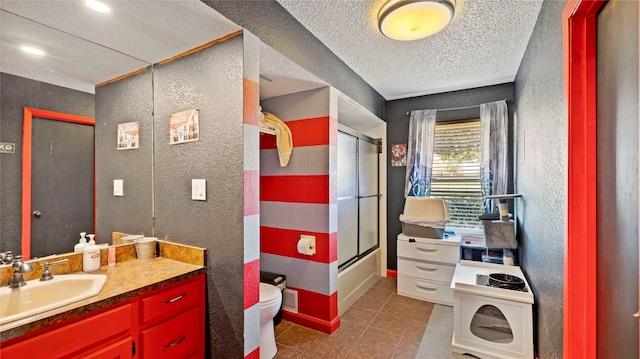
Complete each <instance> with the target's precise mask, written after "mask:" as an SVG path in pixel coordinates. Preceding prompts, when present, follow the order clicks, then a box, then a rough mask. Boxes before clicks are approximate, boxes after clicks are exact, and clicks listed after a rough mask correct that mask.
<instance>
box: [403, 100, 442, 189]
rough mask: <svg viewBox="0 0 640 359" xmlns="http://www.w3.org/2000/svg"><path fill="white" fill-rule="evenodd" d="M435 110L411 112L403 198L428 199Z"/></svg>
mask: <svg viewBox="0 0 640 359" xmlns="http://www.w3.org/2000/svg"><path fill="white" fill-rule="evenodd" d="M435 130H436V110H418V111H411V117H410V118H409V145H408V149H407V174H406V178H405V186H406V187H405V192H404V193H405V197H406V196H413V197H429V194H430V192H431V167H432V166H433V142H434V140H435Z"/></svg>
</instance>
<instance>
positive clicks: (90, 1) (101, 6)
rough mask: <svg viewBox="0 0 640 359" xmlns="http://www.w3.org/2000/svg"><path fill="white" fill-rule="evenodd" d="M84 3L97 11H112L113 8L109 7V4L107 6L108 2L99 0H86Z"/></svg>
mask: <svg viewBox="0 0 640 359" xmlns="http://www.w3.org/2000/svg"><path fill="white" fill-rule="evenodd" d="M84 3H85V5H87V6H88V7H89V8H90V9H91V10H93V11H97V12H109V11H111V9H109V6H107V4H105V3H103V2H100V1H98V0H86V1H85V2H84Z"/></svg>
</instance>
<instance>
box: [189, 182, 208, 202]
mask: <svg viewBox="0 0 640 359" xmlns="http://www.w3.org/2000/svg"><path fill="white" fill-rule="evenodd" d="M191 199H192V200H194V201H206V200H207V180H206V179H192V180H191Z"/></svg>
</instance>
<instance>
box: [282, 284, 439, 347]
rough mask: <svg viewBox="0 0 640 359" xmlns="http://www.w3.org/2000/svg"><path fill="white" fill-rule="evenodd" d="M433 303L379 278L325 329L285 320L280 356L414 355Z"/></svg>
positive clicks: (283, 322)
mask: <svg viewBox="0 0 640 359" xmlns="http://www.w3.org/2000/svg"><path fill="white" fill-rule="evenodd" d="M433 306H434V304H433V303H428V302H423V301H419V300H416V299H412V298H407V297H403V296H399V295H398V294H397V293H396V279H395V278H380V279H379V280H378V281H377V282H376V283H375V284H374V285H373V287H372V288H371V289H369V290H368V291H367V292H366V293H365V294H364V295H363V296H362V297H361V298H360V299H358V301H356V302H355V303H354V304H353V306H352V307H351V308H349V310H347V312H345V313H344V315H343V316H342V317H341V318H340V328H339V329H338V330H337V331H336V332H335V333H333V334H331V335H329V334H325V333H322V332H318V331H315V330H312V329H309V328H305V327H302V326H299V325H297V324H294V323H291V322H288V321H282V322H281V323H280V324H279V325H278V326H276V329H275V334H276V344H277V346H278V353H277V354H276V356H275V358H276V359H289V358H296V359H319V358H321V359H341V358H346V359H360V358H366V359H407V358H411V359H414V358H415V357H416V353H417V351H418V347H419V346H420V341H421V340H422V335H423V334H424V331H425V328H426V327H427V322H428V321H429V317H430V316H431V311H432V310H433Z"/></svg>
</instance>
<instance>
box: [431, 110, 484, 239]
mask: <svg viewBox="0 0 640 359" xmlns="http://www.w3.org/2000/svg"><path fill="white" fill-rule="evenodd" d="M431 196H432V197H436V198H441V199H444V200H446V201H447V202H448V206H449V217H450V222H449V223H448V226H450V227H457V228H470V229H482V222H481V221H480V220H479V219H478V216H479V215H481V214H483V213H484V208H483V206H482V191H481V188H480V119H479V118H478V119H474V120H470V121H462V122H455V123H437V124H436V129H435V143H434V156H433V170H432V182H431Z"/></svg>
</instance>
